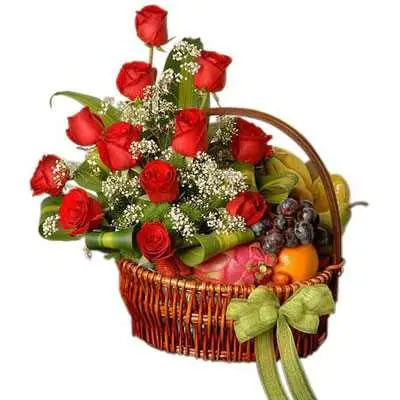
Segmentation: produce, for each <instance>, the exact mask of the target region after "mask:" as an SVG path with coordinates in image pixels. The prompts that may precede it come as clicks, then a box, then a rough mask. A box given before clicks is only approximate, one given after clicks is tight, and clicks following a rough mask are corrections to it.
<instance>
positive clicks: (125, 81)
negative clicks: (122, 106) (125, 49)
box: [117, 61, 157, 100]
mask: <svg viewBox="0 0 400 400" xmlns="http://www.w3.org/2000/svg"><path fill="white" fill-rule="evenodd" d="M156 77H157V70H156V69H155V68H153V67H152V66H151V65H150V64H147V63H145V62H142V61H133V62H130V63H126V64H124V65H123V66H122V68H121V70H120V71H119V74H118V77H117V87H118V90H119V91H120V92H121V93H122V94H123V95H124V96H126V97H128V98H129V99H131V100H135V99H137V98H143V95H144V92H143V90H144V89H145V88H146V87H147V86H149V85H152V84H153V83H154V82H155V81H156Z"/></svg>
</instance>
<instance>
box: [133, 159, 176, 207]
mask: <svg viewBox="0 0 400 400" xmlns="http://www.w3.org/2000/svg"><path fill="white" fill-rule="evenodd" d="M139 180H140V185H141V186H142V188H143V189H144V191H145V192H146V193H147V195H148V196H149V199H150V201H151V202H153V203H165V202H168V201H175V200H176V199H177V198H178V196H179V185H178V178H177V174H176V169H175V168H174V167H173V166H172V165H171V164H169V163H167V162H165V161H161V160H155V161H150V162H149V163H148V164H146V166H145V167H144V168H143V170H142V172H141V173H140V178H139Z"/></svg>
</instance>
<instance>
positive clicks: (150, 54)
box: [149, 46, 154, 65]
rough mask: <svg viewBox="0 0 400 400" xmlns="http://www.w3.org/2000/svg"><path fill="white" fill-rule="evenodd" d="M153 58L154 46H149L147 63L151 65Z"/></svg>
mask: <svg viewBox="0 0 400 400" xmlns="http://www.w3.org/2000/svg"><path fill="white" fill-rule="evenodd" d="M153 58H154V47H153V46H149V64H150V65H153Z"/></svg>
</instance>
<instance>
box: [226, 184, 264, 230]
mask: <svg viewBox="0 0 400 400" xmlns="http://www.w3.org/2000/svg"><path fill="white" fill-rule="evenodd" d="M226 209H227V211H228V213H229V214H231V215H238V216H240V217H243V218H244V219H245V221H246V224H247V225H248V226H252V225H254V224H256V223H257V222H258V221H260V219H261V218H262V217H263V216H264V214H265V212H266V211H267V203H266V201H265V199H264V197H263V196H262V195H261V194H260V193H258V192H242V193H239V194H238V196H237V197H235V198H234V199H233V200H231V201H230V202H229V203H228V204H227V205H226Z"/></svg>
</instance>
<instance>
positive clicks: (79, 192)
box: [59, 188, 103, 236]
mask: <svg viewBox="0 0 400 400" xmlns="http://www.w3.org/2000/svg"><path fill="white" fill-rule="evenodd" d="M59 214H60V224H61V226H62V227H63V228H64V229H67V230H69V229H71V230H72V232H71V233H70V236H77V235H81V234H83V233H86V232H88V231H90V230H93V229H96V228H99V227H100V225H101V222H102V220H103V210H102V208H101V205H100V203H99V202H98V201H96V200H94V199H92V198H91V197H89V195H88V194H87V193H86V191H84V190H83V189H79V188H75V189H72V190H71V191H70V192H69V193H68V194H67V195H65V196H64V198H63V199H62V202H61V206H60V211H59Z"/></svg>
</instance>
